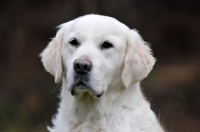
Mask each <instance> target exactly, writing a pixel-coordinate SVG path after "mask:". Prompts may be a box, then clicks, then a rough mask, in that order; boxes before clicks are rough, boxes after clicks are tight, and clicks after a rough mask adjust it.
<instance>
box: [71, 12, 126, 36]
mask: <svg viewBox="0 0 200 132" xmlns="http://www.w3.org/2000/svg"><path fill="white" fill-rule="evenodd" d="M71 29H72V30H76V31H78V30H80V31H82V30H84V31H87V32H90V31H91V32H99V31H102V32H103V31H109V32H115V33H118V32H120V33H121V32H122V31H125V30H127V29H128V27H127V26H126V25H124V24H123V23H121V22H119V21H118V20H117V19H115V18H112V17H108V16H101V15H86V16H83V17H80V18H77V19H75V21H74V23H73V25H72V27H71Z"/></svg>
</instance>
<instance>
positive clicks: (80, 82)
mask: <svg viewBox="0 0 200 132" xmlns="http://www.w3.org/2000/svg"><path fill="white" fill-rule="evenodd" d="M73 68H74V86H73V88H72V91H71V95H72V96H75V95H76V91H81V92H86V91H89V90H90V91H92V89H91V88H90V85H89V81H90V71H91V70H92V62H91V61H90V60H88V59H76V60H75V61H74V64H73ZM101 95H102V94H98V95H96V97H98V98H99V97H101Z"/></svg>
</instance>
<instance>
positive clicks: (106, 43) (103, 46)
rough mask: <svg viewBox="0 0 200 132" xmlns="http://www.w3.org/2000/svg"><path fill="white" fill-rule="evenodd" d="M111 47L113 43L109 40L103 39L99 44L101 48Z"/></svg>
mask: <svg viewBox="0 0 200 132" xmlns="http://www.w3.org/2000/svg"><path fill="white" fill-rule="evenodd" d="M112 47H113V45H112V44H111V43H110V42H108V41H105V42H104V43H103V44H102V45H101V48H103V49H108V48H112Z"/></svg>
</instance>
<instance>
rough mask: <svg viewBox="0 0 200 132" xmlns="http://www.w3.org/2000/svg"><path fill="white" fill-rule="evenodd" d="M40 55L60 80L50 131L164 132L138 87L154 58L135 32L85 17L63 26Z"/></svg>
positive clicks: (100, 18)
mask: <svg viewBox="0 0 200 132" xmlns="http://www.w3.org/2000/svg"><path fill="white" fill-rule="evenodd" d="M41 57H42V62H43V65H44V67H45V69H46V70H47V71H48V72H49V73H51V74H52V75H53V76H54V77H55V82H56V83H59V82H60V81H61V80H62V92H61V103H60V105H59V109H58V114H57V115H56V117H55V119H53V124H54V127H52V128H50V127H49V128H48V129H49V131H50V132H163V131H164V130H163V129H162V127H161V125H160V124H159V122H158V120H157V118H156V116H155V115H154V113H153V112H152V110H151V109H150V104H149V103H148V102H147V101H146V99H145V98H144V96H143V94H142V92H141V89H140V81H141V80H143V79H144V78H145V77H147V75H148V74H149V72H150V71H151V70H152V68H153V65H154V63H155V58H154V57H153V56H152V55H151V50H150V48H149V47H148V45H147V44H146V43H145V42H144V41H143V40H142V38H141V37H140V35H139V34H138V33H137V31H135V30H130V29H129V28H128V27H127V26H126V25H124V24H122V23H120V22H119V21H117V20H116V19H114V18H111V17H107V16H100V15H86V16H83V17H80V18H77V19H75V20H72V21H70V22H67V23H64V24H62V25H61V26H60V29H59V31H58V32H57V34H56V37H55V38H54V39H53V40H52V41H51V42H50V43H49V45H48V46H47V48H46V49H45V50H44V51H43V52H42V53H41Z"/></svg>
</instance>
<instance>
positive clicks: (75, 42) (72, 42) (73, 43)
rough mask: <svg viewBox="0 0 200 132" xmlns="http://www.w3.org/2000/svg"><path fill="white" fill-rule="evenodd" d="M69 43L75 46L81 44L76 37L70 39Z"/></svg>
mask: <svg viewBox="0 0 200 132" xmlns="http://www.w3.org/2000/svg"><path fill="white" fill-rule="evenodd" d="M69 43H70V44H71V45H73V46H78V45H79V43H78V41H77V39H76V38H73V39H72V40H70V41H69Z"/></svg>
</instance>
